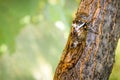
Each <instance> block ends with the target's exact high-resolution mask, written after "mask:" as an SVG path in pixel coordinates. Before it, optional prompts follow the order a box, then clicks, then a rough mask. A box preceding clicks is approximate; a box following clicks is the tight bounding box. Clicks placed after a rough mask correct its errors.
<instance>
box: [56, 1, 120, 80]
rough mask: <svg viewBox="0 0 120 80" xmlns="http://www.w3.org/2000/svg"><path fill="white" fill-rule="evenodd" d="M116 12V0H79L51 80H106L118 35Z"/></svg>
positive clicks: (118, 2) (117, 7)
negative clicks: (65, 42)
mask: <svg viewBox="0 0 120 80" xmlns="http://www.w3.org/2000/svg"><path fill="white" fill-rule="evenodd" d="M118 4H119V5H118ZM117 12H118V13H117ZM119 13H120V1H119V0H81V3H80V5H79V8H78V10H77V13H76V17H75V19H74V20H73V24H72V27H71V31H70V34H69V37H68V41H67V44H66V47H65V49H64V50H63V53H62V57H61V59H60V62H59V64H58V66H57V68H56V71H55V75H54V80H108V79H109V76H110V74H111V71H112V68H113V64H114V62H115V48H116V45H117V41H118V38H119V37H120V27H119V26H120V14H119ZM116 16H117V19H116ZM115 24H116V25H115Z"/></svg>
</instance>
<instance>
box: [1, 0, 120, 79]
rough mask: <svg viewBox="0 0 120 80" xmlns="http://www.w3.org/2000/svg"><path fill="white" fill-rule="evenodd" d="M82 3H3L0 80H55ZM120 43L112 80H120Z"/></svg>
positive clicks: (13, 0)
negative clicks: (57, 68)
mask: <svg viewBox="0 0 120 80" xmlns="http://www.w3.org/2000/svg"><path fill="white" fill-rule="evenodd" d="M79 2H80V0H0V80H52V77H53V75H54V71H55V68H56V66H57V64H58V61H59V58H60V56H61V53H62V50H63V49H64V46H65V44H66V40H67V36H68V34H69V29H70V26H71V23H72V20H73V17H74V15H75V12H76V10H77V7H78V5H79ZM119 68H120V40H119V44H118V47H117V49H116V63H115V66H114V69H113V72H112V74H111V77H110V80H120V77H119V75H120V69H119Z"/></svg>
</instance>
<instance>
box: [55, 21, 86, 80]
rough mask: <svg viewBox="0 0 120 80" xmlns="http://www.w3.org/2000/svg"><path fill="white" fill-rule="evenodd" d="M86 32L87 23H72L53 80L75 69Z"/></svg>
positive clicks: (84, 43) (82, 49)
mask: <svg viewBox="0 0 120 80" xmlns="http://www.w3.org/2000/svg"><path fill="white" fill-rule="evenodd" d="M87 31H88V25H87V22H84V21H82V20H74V21H73V24H72V27H71V32H70V35H69V37H68V41H67V44H66V47H65V49H64V50H63V53H62V56H61V59H60V62H59V64H58V66H57V69H56V72H57V73H56V75H54V80H56V79H55V78H57V80H61V77H62V75H64V74H63V73H67V72H68V71H69V70H71V69H72V68H73V67H75V65H76V63H77V62H78V60H79V58H80V57H81V55H82V54H83V51H84V49H85V46H86V37H87V33H88V32H87Z"/></svg>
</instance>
